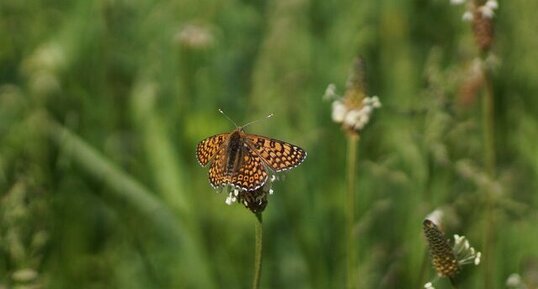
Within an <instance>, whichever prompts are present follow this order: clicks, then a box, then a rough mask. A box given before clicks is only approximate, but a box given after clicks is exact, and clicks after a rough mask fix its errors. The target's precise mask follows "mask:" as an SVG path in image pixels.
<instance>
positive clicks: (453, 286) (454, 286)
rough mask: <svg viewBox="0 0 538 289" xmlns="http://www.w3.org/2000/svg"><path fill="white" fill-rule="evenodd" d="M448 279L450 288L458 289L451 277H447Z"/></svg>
mask: <svg viewBox="0 0 538 289" xmlns="http://www.w3.org/2000/svg"><path fill="white" fill-rule="evenodd" d="M448 279H449V280H450V286H452V289H458V286H457V285H456V281H455V280H454V278H452V277H448Z"/></svg>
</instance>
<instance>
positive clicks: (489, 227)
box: [482, 67, 495, 288]
mask: <svg viewBox="0 0 538 289" xmlns="http://www.w3.org/2000/svg"><path fill="white" fill-rule="evenodd" d="M483 73H484V78H485V86H486V91H485V95H484V97H483V102H482V109H483V111H482V125H483V129H484V165H485V169H486V173H487V174H488V176H489V178H490V179H494V177H495V143H494V121H495V118H494V103H493V85H492V83H491V75H490V72H489V71H488V69H487V68H485V67H484V69H483ZM486 190H488V189H486ZM485 194H486V196H485V203H486V204H485V214H484V215H485V222H486V224H485V226H484V241H483V244H484V245H483V246H484V249H483V250H484V255H485V256H486V258H485V262H484V288H491V286H492V283H491V281H492V276H493V266H494V264H493V262H494V258H493V255H492V254H493V246H494V244H493V243H494V238H493V237H494V236H493V232H495V222H494V219H493V218H494V216H493V215H494V214H493V209H494V198H493V196H492V192H490V191H489V190H488V191H486V192H485Z"/></svg>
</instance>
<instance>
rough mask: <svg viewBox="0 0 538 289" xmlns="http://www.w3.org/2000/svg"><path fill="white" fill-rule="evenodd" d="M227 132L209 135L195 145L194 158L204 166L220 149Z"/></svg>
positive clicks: (226, 137)
mask: <svg viewBox="0 0 538 289" xmlns="http://www.w3.org/2000/svg"><path fill="white" fill-rule="evenodd" d="M228 135H229V134H228V133H221V134H217V135H214V136H210V137H208V138H206V139H204V140H203V141H201V142H200V143H199V144H198V146H196V158H197V159H198V162H199V163H200V165H201V166H203V167H205V166H206V165H207V164H208V163H209V161H211V159H213V158H214V157H215V155H216V154H217V153H218V152H219V151H220V150H221V149H222V146H223V144H224V143H225V142H226V140H227V139H228Z"/></svg>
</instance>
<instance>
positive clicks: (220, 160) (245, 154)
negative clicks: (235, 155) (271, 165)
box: [209, 146, 268, 191]
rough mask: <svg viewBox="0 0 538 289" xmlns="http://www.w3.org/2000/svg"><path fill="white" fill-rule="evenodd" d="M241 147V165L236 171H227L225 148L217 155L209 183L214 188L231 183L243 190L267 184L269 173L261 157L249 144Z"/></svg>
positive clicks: (210, 171) (210, 169)
mask: <svg viewBox="0 0 538 289" xmlns="http://www.w3.org/2000/svg"><path fill="white" fill-rule="evenodd" d="M241 149H242V152H241V153H242V154H241V165H240V166H239V168H238V169H237V171H236V172H230V173H227V172H226V169H225V166H226V157H227V156H226V153H227V152H226V150H225V149H222V150H221V151H219V152H218V153H217V154H216V155H215V158H214V159H213V161H212V162H211V166H210V167H209V183H211V185H212V186H213V187H214V188H217V187H220V186H223V185H231V186H233V187H235V188H239V189H241V190H246V191H252V190H256V189H258V188H260V187H261V186H263V185H264V184H265V182H266V181H267V178H268V175H267V172H266V171H265V167H264V165H263V162H262V160H261V159H260V157H259V156H258V155H257V154H256V153H255V152H253V151H252V149H251V148H250V147H248V146H242V148H241Z"/></svg>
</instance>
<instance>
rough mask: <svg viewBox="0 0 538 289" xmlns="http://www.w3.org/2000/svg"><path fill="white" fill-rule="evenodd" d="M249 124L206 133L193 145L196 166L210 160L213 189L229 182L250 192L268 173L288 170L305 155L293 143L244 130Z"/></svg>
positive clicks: (261, 183) (262, 182)
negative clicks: (208, 135)
mask: <svg viewBox="0 0 538 289" xmlns="http://www.w3.org/2000/svg"><path fill="white" fill-rule="evenodd" d="M219 111H220V112H221V113H223V112H222V111H221V110H219ZM223 114H224V113H223ZM271 116H272V115H269V116H268V117H271ZM228 119H229V118H228ZM230 120H231V119H230ZM232 122H233V121H232ZM252 123H254V122H251V123H248V124H246V125H243V126H241V127H238V126H237V125H236V129H235V130H233V131H231V132H229V133H221V134H217V135H214V136H210V137H208V138H206V139H204V140H202V141H201V142H200V143H199V144H198V146H197V147H196V158H197V159H198V162H199V163H200V165H201V166H203V167H205V166H206V165H207V164H209V163H210V165H209V183H210V184H211V186H213V188H219V187H223V186H226V185H230V186H232V187H234V188H237V189H240V190H243V191H254V190H257V189H259V188H260V187H262V186H263V185H264V184H265V183H266V182H267V180H268V178H269V174H271V173H272V172H281V171H285V170H289V169H292V168H294V167H296V166H298V165H300V164H301V163H302V162H303V161H304V159H305V158H306V151H305V150H303V149H302V148H300V147H298V146H296V145H293V144H290V143H287V142H285V141H281V140H277V139H272V138H268V137H265V136H260V135H255V134H249V133H246V132H245V130H244V127H246V126H247V125H249V124H252ZM234 124H235V123H234Z"/></svg>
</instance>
